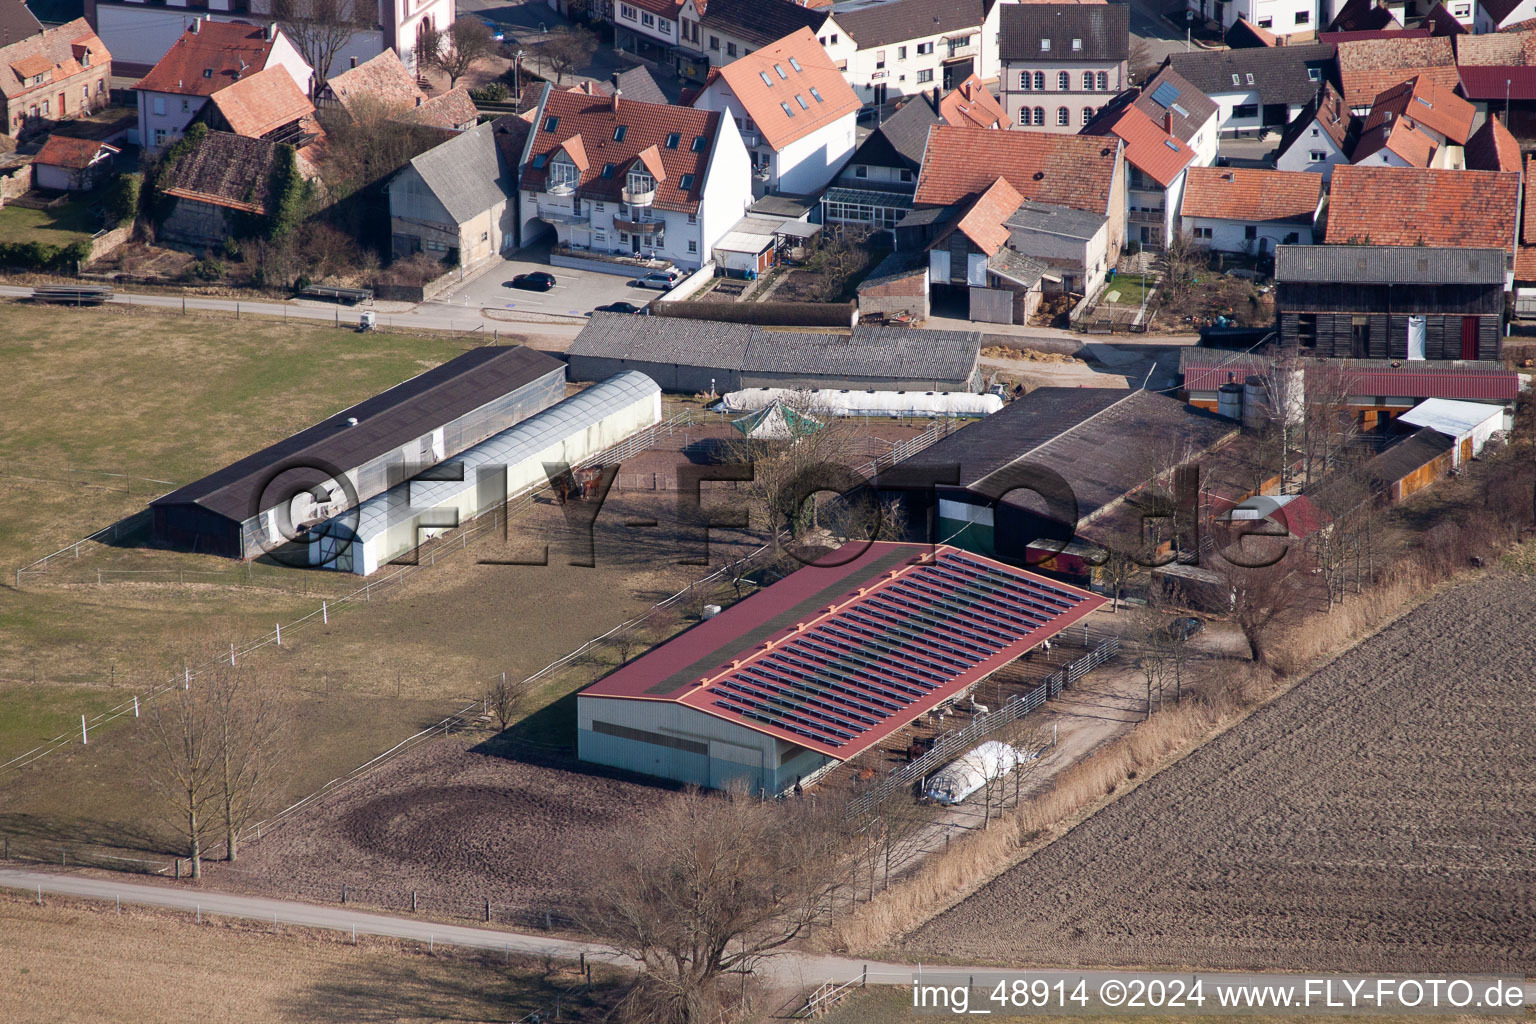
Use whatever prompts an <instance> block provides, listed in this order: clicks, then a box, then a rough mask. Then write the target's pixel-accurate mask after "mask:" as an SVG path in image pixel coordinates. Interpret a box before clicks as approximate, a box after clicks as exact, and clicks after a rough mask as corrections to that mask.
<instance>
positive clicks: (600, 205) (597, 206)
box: [592, 203, 608, 213]
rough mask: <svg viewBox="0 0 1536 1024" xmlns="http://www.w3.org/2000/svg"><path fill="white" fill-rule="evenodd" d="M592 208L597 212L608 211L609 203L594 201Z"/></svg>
mask: <svg viewBox="0 0 1536 1024" xmlns="http://www.w3.org/2000/svg"><path fill="white" fill-rule="evenodd" d="M592 210H593V212H595V213H606V212H608V204H607V203H593V204H592Z"/></svg>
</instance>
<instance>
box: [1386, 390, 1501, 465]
mask: <svg viewBox="0 0 1536 1024" xmlns="http://www.w3.org/2000/svg"><path fill="white" fill-rule="evenodd" d="M1398 419H1399V420H1401V421H1402V422H1403V423H1406V424H1408V425H1409V426H1413V427H1429V428H1430V429H1432V430H1438V431H1439V432H1440V433H1442V434H1444V435H1445V436H1446V437H1449V438H1450V439H1451V440H1453V441H1454V442H1456V447H1455V449H1454V450H1453V454H1452V456H1451V468H1452V469H1455V468H1457V467H1459V466H1461V464H1462V463H1464V462H1468V461H1470V460H1472V459H1475V458H1477V456H1478V454H1479V453H1480V452H1482V450H1483V445H1485V444H1487V443H1488V439H1489V438H1490V437H1492V436H1493V435H1494V434H1495V433H1497V432H1498V431H1499V430H1501V429H1503V426H1504V416H1503V414H1502V413H1501V412H1500V411H1499V410H1498V409H1496V408H1492V407H1490V406H1487V405H1483V404H1481V403H1479V402H1453V401H1450V400H1449V399H1445V398H1431V399H1430V400H1429V401H1427V402H1425V403H1424V404H1423V405H1417V406H1414V408H1413V409H1412V410H1411V411H1410V412H1406V413H1404V414H1403V415H1402V416H1399V417H1398Z"/></svg>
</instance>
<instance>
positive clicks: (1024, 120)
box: [1019, 107, 1029, 128]
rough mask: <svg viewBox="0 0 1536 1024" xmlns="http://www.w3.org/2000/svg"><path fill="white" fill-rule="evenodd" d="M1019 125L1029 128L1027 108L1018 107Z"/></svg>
mask: <svg viewBox="0 0 1536 1024" xmlns="http://www.w3.org/2000/svg"><path fill="white" fill-rule="evenodd" d="M1019 124H1021V125H1023V126H1024V127H1026V128H1027V127H1028V126H1029V108H1028V107H1020V108H1019Z"/></svg>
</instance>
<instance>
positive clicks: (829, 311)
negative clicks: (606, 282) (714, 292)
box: [651, 299, 854, 328]
mask: <svg viewBox="0 0 1536 1024" xmlns="http://www.w3.org/2000/svg"><path fill="white" fill-rule="evenodd" d="M853 310H854V304H853V303H852V302H713V301H710V300H708V299H703V300H700V301H696V302H655V303H652V304H651V312H652V313H653V314H655V315H656V316H676V317H683V318H684V319H688V320H721V321H724V322H726V323H732V324H757V325H758V326H760V327H843V328H847V327H851V326H852V325H853Z"/></svg>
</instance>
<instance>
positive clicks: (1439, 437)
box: [1306, 427, 1456, 519]
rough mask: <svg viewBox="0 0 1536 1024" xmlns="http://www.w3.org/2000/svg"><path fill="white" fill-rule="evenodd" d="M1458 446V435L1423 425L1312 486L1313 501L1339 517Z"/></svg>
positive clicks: (1309, 495) (1309, 489) (1334, 516)
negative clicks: (1356, 465)
mask: <svg viewBox="0 0 1536 1024" xmlns="http://www.w3.org/2000/svg"><path fill="white" fill-rule="evenodd" d="M1455 447H1456V439H1455V438H1453V437H1448V436H1446V435H1445V434H1442V433H1440V431H1438V430H1436V429H1434V428H1433V427H1423V428H1421V429H1419V430H1417V431H1415V432H1414V433H1412V434H1409V435H1408V436H1407V437H1405V438H1403V439H1402V440H1401V441H1398V442H1397V443H1396V444H1394V445H1392V446H1391V447H1390V448H1388V449H1387V450H1386V451H1384V452H1382V453H1381V454H1380V455H1377V456H1376V457H1375V458H1373V459H1371V460H1370V461H1369V462H1367V463H1366V464H1365V465H1363V466H1361V467H1360V468H1359V469H1357V470H1354V471H1348V470H1346V471H1343V472H1340V473H1336V474H1333V475H1331V476H1329V477H1327V478H1325V479H1324V480H1323V481H1322V482H1321V483H1320V484H1319V485H1318V486H1317V487H1315V488H1308V490H1307V492H1306V493H1307V496H1308V497H1309V498H1311V500H1312V502H1313V504H1315V505H1316V506H1317V507H1318V508H1320V509H1322V510H1323V511H1325V512H1327V513H1328V514H1329V515H1330V516H1332V517H1333V518H1335V519H1337V518H1338V517H1339V516H1341V515H1344V514H1345V513H1346V512H1350V511H1352V510H1353V509H1355V508H1356V507H1358V506H1359V505H1361V504H1363V503H1364V502H1365V501H1366V500H1367V499H1368V498H1369V497H1371V496H1373V495H1378V494H1385V493H1386V492H1388V491H1389V490H1390V489H1391V487H1392V485H1393V484H1395V483H1397V482H1398V481H1399V480H1401V479H1403V478H1404V477H1406V476H1408V475H1409V474H1410V473H1412V472H1414V471H1415V470H1418V469H1421V468H1423V467H1424V466H1427V465H1429V464H1430V463H1431V462H1434V461H1435V460H1436V459H1438V458H1440V457H1441V456H1442V455H1444V454H1445V453H1446V452H1449V451H1450V450H1451V449H1453V448H1455Z"/></svg>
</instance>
